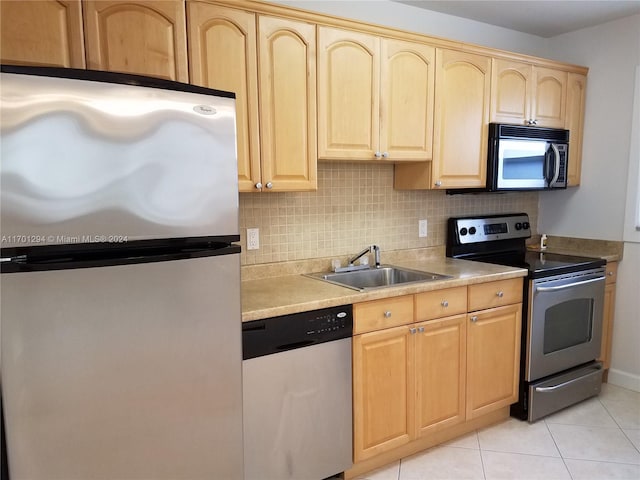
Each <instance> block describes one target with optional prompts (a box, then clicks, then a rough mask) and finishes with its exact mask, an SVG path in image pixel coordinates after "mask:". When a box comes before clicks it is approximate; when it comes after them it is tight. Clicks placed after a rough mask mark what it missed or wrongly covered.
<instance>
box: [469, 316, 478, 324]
mask: <svg viewBox="0 0 640 480" xmlns="http://www.w3.org/2000/svg"><path fill="white" fill-rule="evenodd" d="M471 321H472V322H473V323H476V322H477V321H478V316H477V315H474V316H473V317H471Z"/></svg>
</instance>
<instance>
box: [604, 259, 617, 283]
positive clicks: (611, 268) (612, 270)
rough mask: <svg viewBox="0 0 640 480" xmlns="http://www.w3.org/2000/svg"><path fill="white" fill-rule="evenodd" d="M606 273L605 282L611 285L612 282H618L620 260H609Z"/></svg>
mask: <svg viewBox="0 0 640 480" xmlns="http://www.w3.org/2000/svg"><path fill="white" fill-rule="evenodd" d="M606 269H607V270H606V273H605V275H606V276H607V279H606V280H605V283H606V284H607V285H609V284H610V283H616V280H617V279H618V262H609V263H607V265H606Z"/></svg>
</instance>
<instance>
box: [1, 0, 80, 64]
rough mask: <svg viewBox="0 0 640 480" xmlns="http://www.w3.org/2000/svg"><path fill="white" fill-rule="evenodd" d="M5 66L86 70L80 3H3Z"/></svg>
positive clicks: (73, 0) (74, 0) (71, 0)
mask: <svg viewBox="0 0 640 480" xmlns="http://www.w3.org/2000/svg"><path fill="white" fill-rule="evenodd" d="M0 22H1V23H0V31H1V32H2V41H1V42H0V57H1V59H2V63H8V64H14V65H15V64H19V65H46V66H53V67H72V68H84V66H85V63H84V39H83V37H82V10H81V6H80V1H79V0H59V1H55V0H44V1H29V2H27V1H21V2H18V1H4V2H0Z"/></svg>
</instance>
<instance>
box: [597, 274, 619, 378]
mask: <svg viewBox="0 0 640 480" xmlns="http://www.w3.org/2000/svg"><path fill="white" fill-rule="evenodd" d="M615 307H616V284H615V283H610V284H608V285H606V286H605V287H604V309H603V314H602V343H601V344H600V345H601V346H600V358H599V360H600V361H601V362H602V363H603V364H604V368H605V369H608V368H609V367H610V366H611V341H612V340H613V317H614V315H615Z"/></svg>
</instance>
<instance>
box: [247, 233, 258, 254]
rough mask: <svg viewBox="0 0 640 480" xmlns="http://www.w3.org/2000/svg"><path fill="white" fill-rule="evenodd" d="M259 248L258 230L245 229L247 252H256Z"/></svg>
mask: <svg viewBox="0 0 640 480" xmlns="http://www.w3.org/2000/svg"><path fill="white" fill-rule="evenodd" d="M259 248H260V229H258V228H247V250H258V249H259Z"/></svg>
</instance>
